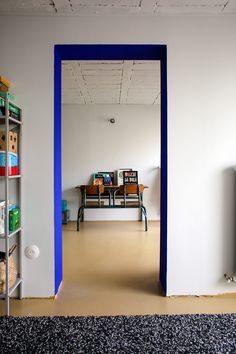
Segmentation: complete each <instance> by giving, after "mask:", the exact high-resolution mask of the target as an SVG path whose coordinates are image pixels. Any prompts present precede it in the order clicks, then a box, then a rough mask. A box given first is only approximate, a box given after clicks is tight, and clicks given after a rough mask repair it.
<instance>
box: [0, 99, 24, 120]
mask: <svg viewBox="0 0 236 354" xmlns="http://www.w3.org/2000/svg"><path fill="white" fill-rule="evenodd" d="M20 112H21V110H20V108H18V107H17V106H15V105H14V104H13V103H11V102H9V115H10V117H12V118H15V119H18V120H20ZM1 115H2V116H5V100H4V99H2V98H1V97H0V116H1Z"/></svg>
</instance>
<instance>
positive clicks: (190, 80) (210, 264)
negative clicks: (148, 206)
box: [0, 15, 236, 296]
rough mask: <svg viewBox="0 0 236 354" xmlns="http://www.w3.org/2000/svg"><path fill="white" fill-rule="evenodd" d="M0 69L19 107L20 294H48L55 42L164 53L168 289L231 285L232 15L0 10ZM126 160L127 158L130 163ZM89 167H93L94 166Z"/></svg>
mask: <svg viewBox="0 0 236 354" xmlns="http://www.w3.org/2000/svg"><path fill="white" fill-rule="evenodd" d="M0 20H1V58H0V61H1V74H4V75H5V76H6V77H8V78H9V80H11V81H12V82H13V83H14V92H15V94H16V102H17V103H19V104H21V105H22V106H23V109H24V126H23V135H24V138H23V141H24V144H23V156H24V160H23V163H24V189H23V197H24V204H23V207H24V225H25V227H24V240H23V242H24V246H27V245H29V244H37V245H39V247H40V250H41V253H40V257H39V258H38V260H37V261H35V262H31V261H28V260H26V259H24V262H23V267H24V278H25V285H24V296H51V295H53V288H54V278H53V274H54V273H53V267H54V265H53V260H54V249H53V235H54V232H53V54H54V45H55V44H65V43H68V44H69V43H72V44H75V43H78V44H79V43H104V44H106V43H108V44H109V43H113V44H120V43H127V44H128V43H140V44H141V43H149V44H162V43H164V44H167V50H168V67H167V69H168V137H169V140H168V154H169V160H168V294H169V295H178V294H185V295H190V294H192V295H194V294H217V293H225V292H235V291H236V286H235V284H227V283H226V282H225V281H224V278H223V274H224V273H225V272H230V273H231V272H235V256H236V255H235V222H234V220H235V201H234V192H235V187H234V179H233V172H232V167H234V166H235V164H236V158H235V151H236V139H235V132H236V119H235V117H236V106H235V95H236V66H235V63H236V47H235V43H236V21H235V16H233V15H228V16H227V15H225V16H224V17H220V16H218V17H213V16H204V17H194V16H192V17H191V18H190V17H184V16H183V17H165V16H163V17H160V18H159V19H158V21H157V19H156V18H154V17H148V16H143V17H135V16H134V17H132V19H131V18H130V17H128V18H126V17H123V18H122V26H121V19H120V18H119V17H116V18H115V17H108V18H106V17H95V16H94V17H85V18H80V19H79V20H78V18H76V17H71V18H68V17H59V18H55V17H50V18H46V17H45V18H43V17H32V18H31V17H13V16H12V17H7V18H6V17H5V18H4V17H1V19H0ZM131 163H132V161H131ZM92 168H93V166H91V169H92Z"/></svg>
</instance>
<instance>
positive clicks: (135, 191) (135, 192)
mask: <svg viewBox="0 0 236 354" xmlns="http://www.w3.org/2000/svg"><path fill="white" fill-rule="evenodd" d="M143 190H144V185H143V184H125V185H121V186H120V187H119V193H120V194H121V195H123V196H124V206H125V207H126V205H127V202H126V197H127V195H131V198H134V199H136V200H137V203H138V205H139V206H141V205H142V200H143V198H142V195H143ZM127 198H128V197H127Z"/></svg>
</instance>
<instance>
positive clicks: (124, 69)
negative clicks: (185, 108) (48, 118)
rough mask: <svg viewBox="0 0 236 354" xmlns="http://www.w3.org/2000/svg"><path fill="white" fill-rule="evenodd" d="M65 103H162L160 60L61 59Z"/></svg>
mask: <svg viewBox="0 0 236 354" xmlns="http://www.w3.org/2000/svg"><path fill="white" fill-rule="evenodd" d="M62 103H64V104H148V105H153V104H159V103H160V62H159V61H133V60H125V61H115V60H113V61H92V60H91V61H74V60H68V61H63V62H62Z"/></svg>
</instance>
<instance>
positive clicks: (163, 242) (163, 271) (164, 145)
mask: <svg viewBox="0 0 236 354" xmlns="http://www.w3.org/2000/svg"><path fill="white" fill-rule="evenodd" d="M167 132H168V126H167V48H165V50H164V52H163V53H162V58H161V201H160V209H161V210H160V219H161V222H160V282H161V284H162V287H163V289H164V291H165V294H166V293H167V192H168V190H167V183H168V173H167V171H168V165H167V161H168V160H167V156H168V139H167V138H168V136H167Z"/></svg>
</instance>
